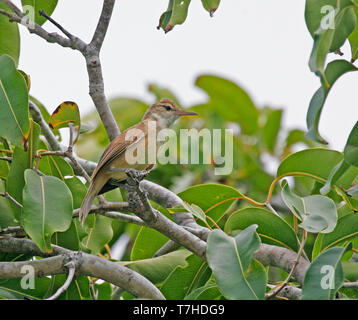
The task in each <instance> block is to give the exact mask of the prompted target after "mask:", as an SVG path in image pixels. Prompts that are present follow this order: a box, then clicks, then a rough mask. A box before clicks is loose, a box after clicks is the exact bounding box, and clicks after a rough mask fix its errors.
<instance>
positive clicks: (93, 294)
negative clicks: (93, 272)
mask: <svg viewBox="0 0 358 320" xmlns="http://www.w3.org/2000/svg"><path fill="white" fill-rule="evenodd" d="M89 289H90V293H91V297H92V299H93V300H97V299H98V290H97V291H96V290H95V288H94V281H93V279H92V278H90V281H89Z"/></svg>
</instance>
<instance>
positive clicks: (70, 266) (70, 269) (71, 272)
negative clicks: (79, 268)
mask: <svg viewBox="0 0 358 320" xmlns="http://www.w3.org/2000/svg"><path fill="white" fill-rule="evenodd" d="M64 266H65V267H66V268H68V276H67V279H66V281H65V283H64V284H63V285H62V286H61V287H60V288H59V289H58V290H57V291H56V293H55V294H54V295H52V296H51V297H50V298H48V299H46V300H56V299H57V298H58V297H59V296H60V295H61V294H62V293H64V292H65V291H66V290H67V289H68V287H69V286H70V284H71V282H72V280H73V277H74V275H75V271H76V267H75V263H74V262H73V261H70V262H68V263H66V264H65V265H64Z"/></svg>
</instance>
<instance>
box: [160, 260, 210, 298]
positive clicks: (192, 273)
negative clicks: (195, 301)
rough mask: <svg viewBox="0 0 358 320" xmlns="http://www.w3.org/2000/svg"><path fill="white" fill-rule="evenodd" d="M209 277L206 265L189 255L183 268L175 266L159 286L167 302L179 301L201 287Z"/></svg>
mask: <svg viewBox="0 0 358 320" xmlns="http://www.w3.org/2000/svg"><path fill="white" fill-rule="evenodd" d="M210 275H211V271H210V269H209V266H208V264H207V263H206V262H205V261H203V260H201V259H200V258H199V257H197V256H195V255H193V254H191V255H190V256H188V257H187V258H186V264H185V265H184V266H177V267H176V268H175V269H174V270H173V271H172V272H171V273H170V275H169V276H168V277H167V279H166V280H165V281H164V282H163V284H162V285H161V286H160V291H161V292H162V293H163V295H164V296H165V298H166V299H167V300H181V299H184V298H185V297H186V296H187V295H189V294H190V292H192V291H193V290H195V289H197V288H199V287H202V286H203V285H204V284H205V283H206V282H207V280H208V279H209V277H210Z"/></svg>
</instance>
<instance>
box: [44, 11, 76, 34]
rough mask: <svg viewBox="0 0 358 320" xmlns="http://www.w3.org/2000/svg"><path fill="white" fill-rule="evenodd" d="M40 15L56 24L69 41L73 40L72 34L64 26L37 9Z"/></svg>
mask: <svg viewBox="0 0 358 320" xmlns="http://www.w3.org/2000/svg"><path fill="white" fill-rule="evenodd" d="M39 14H40V16H43V17H45V18H46V19H47V20H48V21H50V22H51V23H52V24H53V25H54V26H56V27H57V28H58V29H59V30H61V31H62V33H63V34H64V35H65V36H66V37H67V38H68V39H70V40H71V41H73V40H74V38H75V37H74V36H73V35H72V34H71V33H70V32H68V31H67V30H66V29H65V28H64V27H62V26H61V25H60V24H59V23H58V22H56V21H55V20H54V19H52V18H51V17H50V16H49V15H48V14H47V13H46V12H45V11H44V10H40V11H39Z"/></svg>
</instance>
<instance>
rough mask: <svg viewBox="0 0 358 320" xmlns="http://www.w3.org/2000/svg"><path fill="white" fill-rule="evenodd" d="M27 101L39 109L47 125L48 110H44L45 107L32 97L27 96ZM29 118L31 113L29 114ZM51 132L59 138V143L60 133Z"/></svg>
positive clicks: (48, 118)
mask: <svg viewBox="0 0 358 320" xmlns="http://www.w3.org/2000/svg"><path fill="white" fill-rule="evenodd" d="M29 100H30V101H31V102H32V103H33V104H35V105H36V106H37V107H38V108H39V109H40V112H41V114H42V117H43V118H44V120H45V121H46V122H47V123H49V121H50V117H51V115H50V113H49V112H48V110H47V109H46V107H45V106H44V104H43V103H42V102H41V101H39V100H38V99H36V98H35V97H33V96H32V95H29ZM30 116H31V113H30ZM52 132H53V133H54V135H56V136H59V141H61V137H60V132H59V131H58V130H52Z"/></svg>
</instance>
